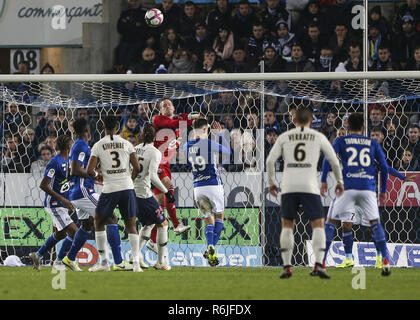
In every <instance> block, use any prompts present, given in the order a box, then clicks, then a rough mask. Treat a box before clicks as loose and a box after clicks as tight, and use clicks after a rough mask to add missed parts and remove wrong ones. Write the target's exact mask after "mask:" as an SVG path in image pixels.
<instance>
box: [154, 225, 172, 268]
mask: <svg viewBox="0 0 420 320" xmlns="http://www.w3.org/2000/svg"><path fill="white" fill-rule="evenodd" d="M156 241H157V244H158V263H160V264H164V265H169V261H168V258H169V257H168V247H167V243H168V226H165V227H158V228H157V237H156Z"/></svg>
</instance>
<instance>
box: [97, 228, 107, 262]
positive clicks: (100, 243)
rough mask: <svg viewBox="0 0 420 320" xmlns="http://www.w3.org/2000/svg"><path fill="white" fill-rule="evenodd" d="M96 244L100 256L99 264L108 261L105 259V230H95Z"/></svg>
mask: <svg viewBox="0 0 420 320" xmlns="http://www.w3.org/2000/svg"><path fill="white" fill-rule="evenodd" d="M95 240H96V246H97V247H98V253H99V257H100V258H101V264H102V265H105V264H107V263H108V261H107V259H106V241H107V237H106V231H95Z"/></svg>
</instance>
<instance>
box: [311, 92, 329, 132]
mask: <svg viewBox="0 0 420 320" xmlns="http://www.w3.org/2000/svg"><path fill="white" fill-rule="evenodd" d="M313 98H314V99H313V100H311V104H310V106H311V108H312V123H311V128H313V129H316V130H321V126H322V122H323V119H324V114H325V113H326V112H328V107H327V106H326V103H325V102H323V101H322V99H321V96H320V94H315V95H314V96H313Z"/></svg>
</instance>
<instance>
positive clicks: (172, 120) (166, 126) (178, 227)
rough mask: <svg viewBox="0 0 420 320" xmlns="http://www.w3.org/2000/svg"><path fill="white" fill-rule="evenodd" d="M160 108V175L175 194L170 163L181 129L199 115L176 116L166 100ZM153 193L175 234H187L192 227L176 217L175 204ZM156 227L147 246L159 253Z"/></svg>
mask: <svg viewBox="0 0 420 320" xmlns="http://www.w3.org/2000/svg"><path fill="white" fill-rule="evenodd" d="M157 106H158V108H159V111H160V115H156V116H154V117H153V121H152V124H153V127H154V128H155V130H156V136H155V141H154V146H155V147H156V148H157V149H158V150H159V151H160V152H161V153H162V161H161V163H160V164H159V169H158V175H159V179H160V180H161V181H162V183H163V184H164V186H165V187H166V188H167V189H168V190H169V191H170V192H171V193H172V194H174V189H175V188H174V184H173V182H172V178H171V169H170V167H169V162H170V161H171V159H172V158H174V157H175V156H176V152H177V148H178V147H179V145H180V142H181V141H180V140H181V127H182V126H183V127H184V128H185V129H186V128H187V127H188V126H191V125H192V123H193V121H194V119H191V117H194V118H196V117H198V116H199V115H198V114H194V115H193V116H190V117H189V116H188V115H187V114H186V113H181V114H175V107H174V105H173V103H172V101H171V100H170V99H167V98H164V99H161V100H160V101H159V102H158V105H157ZM153 192H154V194H155V197H156V199H157V201H158V202H159V204H160V205H161V206H162V208H163V207H164V208H166V211H167V212H168V214H169V218H170V220H171V221H172V224H173V225H174V232H175V234H177V235H178V234H181V233H184V232H187V231H188V230H189V229H190V228H191V226H188V225H187V226H185V225H184V224H183V223H182V222H179V220H178V218H177V216H176V207H175V203H170V202H169V201H168V199H167V197H166V196H165V195H164V194H163V193H162V192H161V191H160V190H159V189H157V188H153ZM156 233H157V228H156V226H155V227H154V228H153V230H152V233H151V236H150V240H149V241H148V242H147V244H146V246H147V248H149V249H150V250H152V251H154V252H157V247H156Z"/></svg>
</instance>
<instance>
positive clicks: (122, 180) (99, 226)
mask: <svg viewBox="0 0 420 320" xmlns="http://www.w3.org/2000/svg"><path fill="white" fill-rule="evenodd" d="M104 123H105V137H103V138H102V139H101V140H99V141H98V142H97V143H95V145H94V146H93V148H92V154H91V157H90V159H89V163H88V166H87V172H88V174H89V175H90V176H91V177H95V176H96V175H97V174H98V173H97V172H96V171H95V168H96V167H97V166H98V165H99V164H100V166H101V171H102V175H103V189H102V193H101V195H100V197H99V201H98V206H97V207H96V212H95V239H96V244H97V246H98V252H99V255H100V257H101V263H99V264H97V265H96V266H94V267H92V268H90V269H89V271H109V270H110V267H109V265H108V261H107V259H106V256H105V252H106V251H105V247H106V241H107V239H108V242H109V244H110V246H111V250H112V255H113V257H114V267H113V270H116V271H118V270H133V271H134V272H142V271H143V270H142V269H141V267H140V264H139V235H138V232H137V227H136V220H135V219H136V213H137V205H136V195H135V193H134V184H133V180H134V179H135V178H136V177H137V174H138V172H139V171H140V165H139V163H138V161H137V157H136V152H135V150H134V147H133V145H132V144H131V143H130V142H129V141H127V140H125V139H123V138H122V137H120V136H119V135H116V133H117V130H118V120H117V118H116V117H113V116H107V117H106V118H105V119H104ZM130 164H131V166H132V167H133V171H132V172H130ZM117 206H118V208H119V209H120V213H121V216H122V218H123V219H124V224H125V228H126V230H127V232H128V240H129V242H130V246H131V252H132V254H133V265H130V264H129V263H127V262H125V261H123V259H122V256H121V238H120V234H119V231H118V225H117V219H116V217H115V215H114V210H115V208H116V207H117ZM105 225H107V231H106V232H105Z"/></svg>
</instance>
